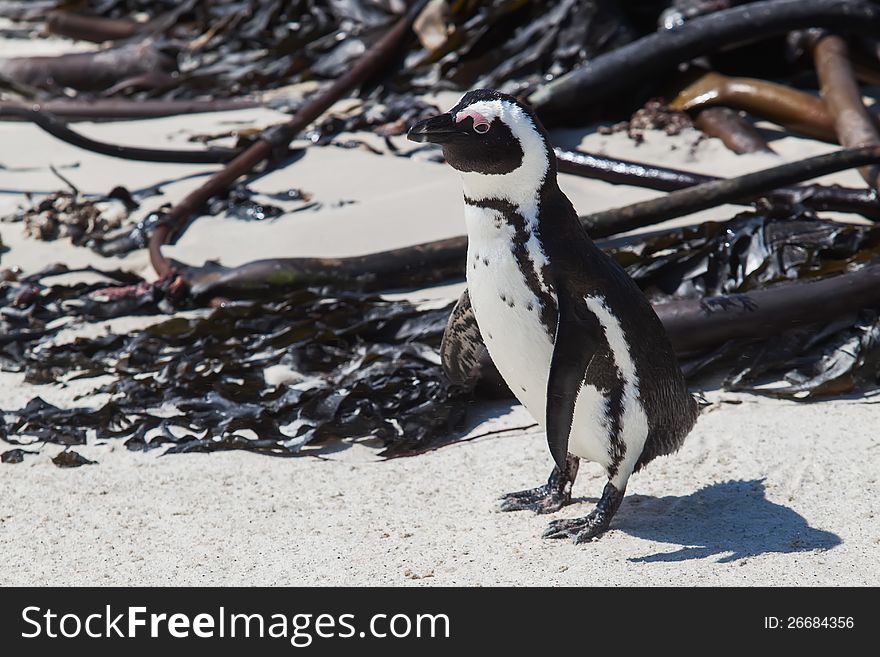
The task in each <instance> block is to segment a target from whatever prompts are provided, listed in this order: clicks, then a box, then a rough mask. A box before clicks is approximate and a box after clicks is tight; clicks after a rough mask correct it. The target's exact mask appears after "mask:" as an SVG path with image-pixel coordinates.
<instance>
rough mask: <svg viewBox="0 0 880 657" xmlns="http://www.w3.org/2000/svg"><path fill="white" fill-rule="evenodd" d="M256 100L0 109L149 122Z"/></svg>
mask: <svg viewBox="0 0 880 657" xmlns="http://www.w3.org/2000/svg"><path fill="white" fill-rule="evenodd" d="M262 105H263V103H261V102H260V101H258V100H246V99H236V100H123V99H119V98H112V99H107V100H90V101H80V100H47V101H35V102H32V103H26V102H17V101H5V102H0V109H3V108H6V107H24V108H27V109H31V110H35V111H45V112H48V113H49V114H52V115H53V116H55V117H56V118H59V119H63V120H64V121H131V120H134V119H153V118H157V117H161V116H178V115H180V114H201V113H202V112H227V111H230V110H239V109H250V108H252V107H262ZM3 118H6V119H25V120H29V118H28V117H25V116H13V115H11V114H9V115H7V116H5V117H3Z"/></svg>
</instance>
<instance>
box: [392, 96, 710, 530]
mask: <svg viewBox="0 0 880 657" xmlns="http://www.w3.org/2000/svg"><path fill="white" fill-rule="evenodd" d="M408 137H409V139H411V140H413V141H416V142H433V143H436V144H441V145H442V147H443V154H444V156H445V158H446V161H447V162H448V163H449V164H450V165H451V166H452V167H453V168H455V169H457V170H458V171H460V172H461V177H462V181H463V183H464V206H465V221H466V224H467V233H468V253H467V290H466V291H465V293H464V294H463V295H462V298H461V299H460V300H459V303H458V305H457V306H456V308H455V310H454V311H453V314H452V316H451V318H450V321H449V325H448V326H447V329H446V333H445V335H444V344H443V346H442V348H441V351H442V356H443V362H444V367H445V368H446V371H447V373H448V374H449V375H450V377H451V378H452V379H453V380H462V379H465V378H466V377H467V376H468V375H469V374H468V373H469V372H471V371H472V370H473V368H474V366H475V364H476V363H477V361H478V359H479V351H480V349H481V348H482V347H481V344H480V341H482V342H484V343H485V346H486V348H487V349H488V352H489V356H491V359H492V361H493V362H494V364H495V366H496V367H497V369H498V371H499V372H500V373H501V376H502V377H503V378H504V380H505V381H506V383H507V385H508V386H509V387H510V389H511V390H512V391H513V393H514V394H515V395H516V396H517V398H518V399H519V400H520V402H521V403H522V404H523V405H524V406H525V407H526V408H527V409H528V411H529V412H530V413H531V414H532V415H533V416H534V417H535V419H536V420H537V421H538V422H539V423H540V424H541V425H542V426H543V427H544V428H545V429H546V432H547V441H548V444H549V447H550V453H551V455H552V456H553V459H554V461H555V464H556V465H555V467H554V469H553V472H552V473H551V475H550V478H549V480H548V482H547V483H546V484H545V485H544V486H540V487H538V488H535V489H530V490H525V491H520V492H517V493H510V494H508V495H505V496H504V497H502V498H501V506H500V508H501V509H502V510H504V511H514V510H521V509H531V510H534V511H536V512H538V513H550V512H553V511H556V510H558V509H559V508H561V507H562V506H563V505H565V504H567V503H568V502H569V501H570V499H571V487H572V484H573V483H574V479H575V476H576V475H577V469H578V462H579V461H578V458H584V459H587V460H589V461H594V462H597V463H600V464H601V465H602V466H604V468H605V470H606V471H607V473H608V483H607V485H606V486H605V490H604V492H603V493H602V497H601V499H600V500H599V502H598V504H597V505H596V508H595V509H594V510H593V511H592V512H591V513H590V514H589V515H588V516H586V517H585V518H578V519H573V520H557V521H555V522H553V523H551V524H550V525H549V527H548V529H547V531H546V532H545V533H544V536H545V537H548V538H563V537H570V538H573V539H574V540H575V542H583V541H588V540H591V539H593V538H595V537H596V536H598V535H600V534H601V533H603V532H604V531H605V530H606V529H607V528H608V526H609V523H610V521H611V518H612V516H613V515H614V513H615V512H616V511H617V508H618V507H619V506H620V503H621V500H622V499H623V495H624V492H625V490H626V485H627V481H628V480H629V477H630V475H631V474H632V473H633V472H635V471H636V470H638V469H639V468H641V467H642V466H644V465H645V464H646V463H648V462H649V461H650V460H651V459H653V458H654V457H656V456H659V455H662V454H669V453H671V452H674V451H675V450H677V449H678V448H679V446H680V445H681V444H682V442H683V441H684V438H685V436H686V435H687V433H688V432H689V431H690V430H691V428H692V427H693V425H694V423H695V422H696V419H697V414H698V406H697V403H696V401H695V400H694V398H693V397H692V396H691V395H690V393H689V392H688V390H687V387H686V385H685V382H684V377H683V376H682V373H681V370H680V369H679V366H678V363H677V361H676V358H675V354H674V352H673V350H672V345H671V344H670V342H669V339H668V338H667V336H666V333H665V331H664V329H663V325H662V324H661V323H660V320H659V319H658V318H657V315H656V314H655V313H654V310H653V309H652V308H651V305H650V303H648V301H647V299H645V297H644V295H643V294H642V292H641V291H640V290H639V288H638V287H637V286H636V284H635V283H634V282H633V280H632V279H631V278H630V277H629V276H628V275H627V274H626V272H624V270H623V269H622V268H621V267H620V266H619V265H617V264H616V263H615V262H614V261H613V260H612V259H611V258H610V257H608V256H607V255H606V254H605V253H604V252H603V251H601V250H600V249H599V248H598V247H596V245H595V244H594V243H593V242H592V240H590V238H589V237H588V236H587V233H586V231H585V230H584V228H583V227H582V226H581V224H580V222H579V221H578V216H577V213H576V212H575V210H574V208H573V206H572V204H571V202H570V201H569V200H568V198H567V197H566V196H565V195H564V194H563V193H562V191H561V190H560V189H559V186H558V184H557V181H556V159H555V157H554V155H553V150H552V148H551V146H550V141H549V138H548V135H547V132H546V130H545V129H544V127H543V126H542V125H541V124H540V122H539V121H538V119H537V117H536V116H535V115H534V113H533V112H532V110H531V109H530V108H528V107H527V106H525V105H523V104H522V103H520V102H519V101H518V100H516V99H515V98H513V97H512V96H508V95H506V94H502V93H498V92H496V91H491V90H486V89H480V90H476V91H471V92H468V93H466V94H465V95H464V96H463V97H462V98H461V100H460V101H459V102H458V104H457V105H456V106H455V107H453V108H452V109H451V110H449V112H446V113H445V114H441V115H439V116H435V117H432V118H430V119H427V120H425V121H422V122H420V123H418V124H416V125H414V126H413V127H412V128H411V129H410V131H409V134H408ZM474 319H475V320H476V322H475V323H476V327H474V321H473V320H474ZM477 329H478V330H477Z"/></svg>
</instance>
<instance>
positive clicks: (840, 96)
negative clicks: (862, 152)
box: [813, 34, 880, 189]
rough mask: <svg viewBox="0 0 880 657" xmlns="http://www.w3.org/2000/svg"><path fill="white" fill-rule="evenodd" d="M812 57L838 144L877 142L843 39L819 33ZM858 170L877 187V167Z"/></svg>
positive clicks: (879, 185) (879, 175) (879, 171)
mask: <svg viewBox="0 0 880 657" xmlns="http://www.w3.org/2000/svg"><path fill="white" fill-rule="evenodd" d="M813 60H814V61H815V64H816V74H817V75H818V76H819V82H820V84H821V86H822V97H823V98H824V99H825V103H826V104H827V105H828V109H829V111H830V113H831V115H832V116H833V117H834V127H835V131H836V132H837V138H838V139H839V140H840V143H841V145H843V146H848V147H850V148H856V147H860V146H876V145H878V144H880V132H878V131H877V127H876V126H875V125H874V121H873V120H872V119H871V115H870V114H868V110H867V109H865V104H864V102H863V101H862V94H861V92H860V91H859V85H858V82H856V78H855V73H854V72H853V68H852V65H851V64H850V60H849V50H848V48H847V46H846V42H845V41H844V40H843V39H841V38H840V37H839V36H835V35H833V34H829V35H825V36H820V37H819V38H818V40H817V41H816V43H815V45H814V46H813ZM874 164H876V163H874ZM859 173H861V174H862V178H864V179H865V182H867V183H868V184H869V185H870V186H871V187H873V188H874V189H880V168H878V167H877V166H876V165H875V166H866V167H861V168H860V169H859Z"/></svg>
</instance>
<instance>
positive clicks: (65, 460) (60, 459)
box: [52, 449, 97, 468]
mask: <svg viewBox="0 0 880 657" xmlns="http://www.w3.org/2000/svg"><path fill="white" fill-rule="evenodd" d="M52 463H54V464H55V465H57V466H58V467H59V468H78V467H80V466H81V465H95V464H96V463H97V461H92V460H90V459H87V458H86V457H85V456H83V455H82V454H80V453H79V452H75V451H73V450H72V449H65V450H64V451H63V452H58V454H56V455H55V456H53V457H52Z"/></svg>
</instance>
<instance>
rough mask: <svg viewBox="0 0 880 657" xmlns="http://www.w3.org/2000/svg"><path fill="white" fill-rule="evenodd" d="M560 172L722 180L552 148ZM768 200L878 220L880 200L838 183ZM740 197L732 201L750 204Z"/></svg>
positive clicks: (639, 183)
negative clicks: (850, 213) (849, 213)
mask: <svg viewBox="0 0 880 657" xmlns="http://www.w3.org/2000/svg"><path fill="white" fill-rule="evenodd" d="M554 150H555V152H556V162H557V167H558V169H559V171H561V172H562V173H569V174H573V175H576V176H583V177H585V178H596V179H597V180H604V181H605V182H609V183H612V184H614V185H632V186H634V187H645V188H647V189H656V190H659V191H663V192H671V191H675V190H678V189H685V188H686V187H693V186H694V185H700V184H703V183H707V182H711V181H713V180H722V179H721V178H716V177H715V176H707V175H704V174H700V173H693V172H691V171H682V170H680V169H670V168H667V167H658V166H654V165H647V164H641V163H639V162H631V161H629V160H617V159H614V158H610V157H606V156H604V155H594V154H592V153H583V152H580V151H569V150H565V149H562V148H556V149H554ZM764 196H765V197H766V198H767V199H768V200H769V201H770V202H771V203H774V204H781V205H783V206H794V205H802V206H804V207H805V208H809V209H811V210H816V211H818V210H830V211H833V212H855V213H857V214H860V215H862V216H863V217H865V218H867V219H871V220H872V221H878V220H880V199H878V194H877V192H875V191H874V190H873V189H852V188H848V187H840V186H839V185H816V184H814V185H802V186H798V187H783V188H781V189H775V190H772V191H770V192H768V193H766V194H765V195H764ZM753 201H754V199H748V198H744V199H739V200H738V201H730V202H731V203H744V204H745V203H751V202H753Z"/></svg>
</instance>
